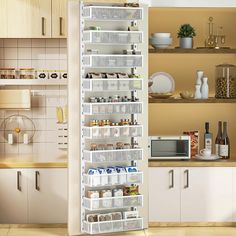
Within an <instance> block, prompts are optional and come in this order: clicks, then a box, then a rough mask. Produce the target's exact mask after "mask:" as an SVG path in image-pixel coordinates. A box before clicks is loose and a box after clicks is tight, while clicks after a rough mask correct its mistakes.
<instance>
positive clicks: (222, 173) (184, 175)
mask: <svg viewBox="0 0 236 236" xmlns="http://www.w3.org/2000/svg"><path fill="white" fill-rule="evenodd" d="M171 170H173V171H174V181H173V183H174V187H173V188H170V187H172V180H171V178H172V176H171V175H172V172H170V171H171ZM234 172H235V173H234V183H235V184H234V186H233V168H231V167H190V168H187V167H186V168H184V167H176V168H171V167H156V168H155V167H151V168H149V222H150V223H153V222H232V221H236V203H234V204H235V205H234V209H233V202H234V201H233V199H235V198H236V168H235V170H234ZM169 181H171V182H169ZM233 191H234V196H233ZM233 212H235V216H234V218H233Z"/></svg>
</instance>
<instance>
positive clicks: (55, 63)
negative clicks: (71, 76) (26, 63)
mask: <svg viewBox="0 0 236 236" xmlns="http://www.w3.org/2000/svg"><path fill="white" fill-rule="evenodd" d="M46 65H47V69H48V70H60V63H59V60H46Z"/></svg>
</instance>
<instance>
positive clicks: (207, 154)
mask: <svg viewBox="0 0 236 236" xmlns="http://www.w3.org/2000/svg"><path fill="white" fill-rule="evenodd" d="M200 154H201V155H202V156H205V157H210V156H211V150H210V149H206V148H205V149H202V150H200Z"/></svg>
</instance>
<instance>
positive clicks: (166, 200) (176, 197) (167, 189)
mask: <svg viewBox="0 0 236 236" xmlns="http://www.w3.org/2000/svg"><path fill="white" fill-rule="evenodd" d="M148 171H149V223H151V224H152V223H153V224H154V223H155V222H179V221H180V168H171V167H151V168H149V170H148Z"/></svg>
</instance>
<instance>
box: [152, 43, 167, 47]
mask: <svg viewBox="0 0 236 236" xmlns="http://www.w3.org/2000/svg"><path fill="white" fill-rule="evenodd" d="M151 45H152V46H153V47H154V48H168V47H169V46H170V44H153V43H152V44H151Z"/></svg>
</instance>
